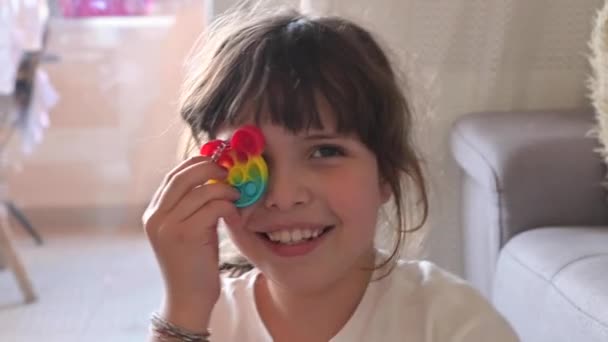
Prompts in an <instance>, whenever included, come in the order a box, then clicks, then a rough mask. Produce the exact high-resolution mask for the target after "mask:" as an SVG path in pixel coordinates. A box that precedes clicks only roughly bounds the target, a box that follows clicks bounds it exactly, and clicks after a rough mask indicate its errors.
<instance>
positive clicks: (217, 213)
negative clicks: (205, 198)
mask: <svg viewBox="0 0 608 342" xmlns="http://www.w3.org/2000/svg"><path fill="white" fill-rule="evenodd" d="M207 209H208V210H199V211H197V212H195V213H194V214H192V215H191V216H190V217H189V218H188V219H186V220H185V221H184V222H183V223H182V224H180V225H179V227H183V228H182V229H185V230H191V231H190V232H188V235H190V234H192V235H190V236H191V238H193V239H197V240H200V241H201V242H203V243H211V242H213V241H209V237H210V235H209V232H210V230H211V231H216V229H217V224H218V219H219V218H220V217H233V216H235V215H239V213H238V211H237V209H236V207H235V206H234V204H233V203H231V202H228V201H225V200H213V201H210V202H209V203H208V204H207ZM210 212H212V213H213V215H209V213H210Z"/></svg>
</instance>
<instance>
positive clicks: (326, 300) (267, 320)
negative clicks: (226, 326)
mask: <svg viewBox="0 0 608 342" xmlns="http://www.w3.org/2000/svg"><path fill="white" fill-rule="evenodd" d="M362 259H363V260H361V262H359V263H357V266H355V267H354V268H353V269H352V270H350V271H349V272H348V274H346V275H345V276H344V277H342V278H341V279H339V280H338V281H336V282H335V283H333V284H331V285H330V286H328V287H327V288H325V289H323V290H322V291H317V292H314V293H308V294H301V293H294V292H290V291H289V289H285V288H282V287H280V286H277V285H276V284H274V283H273V282H272V281H270V280H268V278H266V277H264V276H263V274H260V276H259V277H258V281H257V283H256V286H255V293H256V302H257V307H258V311H259V314H260V317H261V318H262V320H263V321H264V324H265V326H266V328H267V329H268V331H269V332H270V334H271V335H272V337H273V340H274V341H276V342H282V341H291V342H297V341H328V340H330V339H331V338H332V337H333V336H335V335H336V334H337V333H338V332H339V331H340V330H341V329H342V328H343V327H344V325H345V324H346V323H347V322H348V320H349V319H350V318H351V316H352V315H353V313H354V312H355V310H356V309H357V306H358V305H359V303H360V302H361V300H362V298H363V295H364V294H365V291H366V289H367V286H368V284H369V281H370V279H371V276H372V274H373V271H372V270H362V267H367V268H369V267H370V265H371V266H373V265H374V253H370V254H368V255H365V256H364V257H363V258H362ZM364 265H367V266H364Z"/></svg>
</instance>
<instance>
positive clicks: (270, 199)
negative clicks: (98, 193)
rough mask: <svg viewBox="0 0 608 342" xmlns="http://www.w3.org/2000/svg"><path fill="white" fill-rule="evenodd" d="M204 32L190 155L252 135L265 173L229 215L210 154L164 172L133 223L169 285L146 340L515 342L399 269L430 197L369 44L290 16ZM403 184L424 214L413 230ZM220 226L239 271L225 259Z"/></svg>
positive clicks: (358, 31)
mask: <svg viewBox="0 0 608 342" xmlns="http://www.w3.org/2000/svg"><path fill="white" fill-rule="evenodd" d="M210 31H211V34H210V36H209V37H210V39H208V40H207V41H205V42H204V44H203V46H202V48H201V50H200V52H199V54H198V56H197V58H195V59H194V63H193V64H192V71H191V73H190V75H189V77H188V79H187V81H186V83H185V87H184V90H183V98H182V102H181V115H182V117H183V119H184V120H185V121H186V122H187V123H188V125H189V126H190V127H191V129H192V133H193V135H194V137H195V138H196V139H197V142H198V143H199V144H200V143H201V142H202V141H203V139H205V138H206V139H216V138H220V139H229V138H230V136H231V135H232V133H233V132H234V131H235V130H236V129H237V128H239V127H241V126H242V125H257V127H259V129H260V130H261V132H262V133H263V135H264V137H265V141H266V149H265V151H264V155H263V156H264V159H265V160H266V162H267V164H268V169H269V174H270V177H269V180H268V187H267V191H266V193H265V194H264V196H263V197H262V198H261V199H260V200H258V201H257V202H256V203H254V204H253V205H251V206H248V207H245V208H238V209H237V208H236V207H235V205H234V201H235V200H237V199H238V198H239V196H240V195H239V192H238V191H237V190H235V189H234V188H233V187H231V186H230V185H228V184H226V183H225V182H211V183H209V182H208V181H209V180H212V179H214V180H221V179H225V178H226V175H227V173H226V171H225V170H224V169H223V168H222V167H220V166H218V165H217V164H216V163H215V162H213V161H212V160H210V158H209V157H203V156H197V157H192V158H190V159H188V160H186V161H185V162H183V163H182V164H181V165H179V166H177V167H176V168H175V169H174V170H172V171H171V172H170V173H169V174H168V175H167V176H166V177H165V179H164V181H163V183H162V185H161V186H160V188H159V189H158V191H157V192H156V194H155V196H154V198H153V200H152V202H151V203H150V205H149V207H148V209H147V210H146V213H145V214H144V217H143V222H144V226H145V231H146V233H147V235H148V238H149V240H150V243H151V245H152V247H153V249H154V252H155V254H156V257H157V259H158V262H159V265H160V268H161V270H162V275H163V279H164V283H165V290H166V291H165V296H164V298H163V301H162V306H161V309H160V311H159V312H158V313H156V314H155V315H154V316H153V318H152V325H151V332H152V333H151V341H208V340H213V341H239V342H240V341H255V342H265V341H277V342H282V341H288V342H298V341H306V342H311V341H332V342H342V341H344V342H346V341H349V342H350V341H434V342H440V341H441V342H443V341H467V342H470V341H480V342H482V341H484V342H485V341H494V342H503V341H516V340H517V338H516V336H515V334H514V333H513V331H512V330H511V328H510V326H509V325H508V323H507V322H505V320H504V319H503V318H502V317H501V316H500V315H499V314H498V313H497V312H496V311H495V310H494V309H493V308H492V307H491V305H490V304H489V303H487V302H486V301H485V300H484V299H482V297H481V296H480V295H478V294H477V292H475V291H474V290H473V289H472V288H470V287H469V286H467V285H466V284H465V283H464V282H463V281H461V280H459V279H458V278H456V277H455V276H452V275H450V274H448V273H446V272H445V271H442V270H441V269H439V268H438V267H437V266H435V265H433V264H431V263H430V262H427V261H418V260H412V261H404V260H400V258H399V251H400V249H401V246H402V245H403V244H404V242H405V239H406V236H408V237H409V234H406V232H407V233H409V232H411V231H413V230H416V229H417V228H419V227H420V226H422V224H423V223H424V220H425V219H426V212H427V200H426V193H425V185H424V177H423V175H422V172H421V167H420V165H419V160H418V158H417V154H416V153H415V151H414V148H413V146H412V144H411V130H412V127H411V121H412V120H411V113H410V110H409V108H410V107H409V105H408V102H407V100H406V98H405V97H404V95H403V93H402V91H401V88H400V86H399V84H398V81H397V77H396V72H395V71H394V70H393V68H392V66H391V65H390V63H389V61H388V59H387V57H386V55H385V54H384V53H383V51H382V50H381V48H380V47H379V46H378V44H377V42H376V41H375V40H374V38H373V37H372V36H371V35H370V33H369V32H367V31H366V30H364V29H363V28H361V27H359V26H357V25H356V24H354V23H352V22H349V21H347V20H344V19H340V18H336V17H321V18H319V17H311V16H307V15H303V14H300V13H297V12H281V13H278V14H276V13H275V14H268V15H265V16H260V15H259V14H257V15H255V16H251V17H246V16H239V15H233V16H231V17H227V18H224V19H222V20H219V21H218V24H217V26H216V27H214V28H213V29H212V30H210ZM408 181H409V182H410V183H411V184H414V185H415V186H416V188H417V190H418V193H419V194H420V196H419V197H420V198H421V199H422V200H421V203H422V204H421V206H422V213H423V215H422V218H423V219H422V222H420V225H418V226H417V227H414V228H412V227H409V230H408V228H407V227H404V226H405V222H406V218H405V217H406V212H405V206H404V205H403V201H404V198H405V196H414V195H415V193H413V190H414V189H410V188H408V187H405V185H406V184H409V183H407V182H408ZM404 189H407V193H404ZM391 205H392V208H394V209H395V210H394V212H395V215H396V219H397V220H396V221H397V223H396V225H395V226H394V228H393V229H394V231H395V232H396V234H395V236H396V237H397V239H396V240H395V244H394V246H393V247H394V248H393V249H392V250H390V251H389V252H384V251H382V250H380V249H379V248H377V247H376V246H375V245H374V237H375V235H376V227H377V221H378V214H379V211H380V209H382V207H384V206H391ZM407 214H408V216H409V217H411V216H412V215H413V213H407ZM218 225H220V226H225V228H226V229H227V232H228V235H229V238H230V240H231V241H232V242H233V243H234V245H235V246H236V248H237V249H238V251H239V252H240V254H241V255H242V256H243V258H241V259H242V260H244V261H236V262H235V261H226V260H220V259H221V258H219V256H218V255H219V253H218V240H220V239H219V238H218V231H217V229H218ZM220 262H221V263H220ZM218 264H220V267H218ZM210 333H212V334H213V336H211V337H210V336H209V335H210Z"/></svg>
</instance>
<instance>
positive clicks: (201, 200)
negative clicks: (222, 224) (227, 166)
mask: <svg viewBox="0 0 608 342" xmlns="http://www.w3.org/2000/svg"><path fill="white" fill-rule="evenodd" d="M240 196H241V194H240V193H239V191H238V190H237V189H235V188H233V187H232V186H230V185H228V184H224V183H215V184H207V185H203V186H200V187H198V188H194V189H192V190H191V191H190V192H188V193H187V194H186V195H185V196H184V197H183V198H182V199H181V200H180V201H179V203H178V204H177V205H176V206H175V207H174V208H173V209H172V210H171V212H170V213H169V215H168V217H167V219H168V220H169V221H171V222H182V221H185V220H187V219H188V218H189V217H190V216H192V215H193V214H195V213H196V212H197V211H199V210H201V208H203V207H204V206H205V205H206V204H208V203H209V202H211V201H213V200H221V199H223V200H225V201H229V202H234V201H236V200H237V199H239V197H240ZM205 212H209V210H205Z"/></svg>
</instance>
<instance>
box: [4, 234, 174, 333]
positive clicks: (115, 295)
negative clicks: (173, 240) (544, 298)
mask: <svg viewBox="0 0 608 342" xmlns="http://www.w3.org/2000/svg"><path fill="white" fill-rule="evenodd" d="M13 230H14V231H15V233H16V234H15V235H16V236H17V237H18V243H17V245H18V250H19V252H20V254H21V256H22V259H23V261H24V264H25V265H26V267H27V269H28V271H29V274H30V277H31V279H32V282H33V284H34V288H35V290H36V292H37V294H38V296H39V299H38V301H37V302H36V303H33V304H23V302H22V297H21V294H20V292H19V290H18V288H17V285H16V282H15V279H14V278H13V276H12V273H10V272H8V271H7V270H6V269H4V270H0V341H3V342H4V341H6V342H34V341H36V342H37V341H44V342H71V341H87V342H96V341H99V342H101V341H104V342H109V341H111V342H123V341H124V342H127V341H129V342H133V341H144V340H145V337H146V336H147V326H148V317H149V314H150V312H152V311H153V310H155V309H156V308H157V307H158V304H159V301H160V298H161V289H162V284H161V281H160V275H159V271H158V269H157V266H156V264H155V260H154V257H153V254H152V251H151V249H150V248H149V246H148V244H147V241H146V239H145V236H144V234H143V232H142V231H140V230H139V229H130V230H127V229H123V230H122V231H120V230H118V229H114V230H103V229H100V228H81V229H73V228H72V229H63V230H60V229H57V228H53V229H52V230H51V229H47V230H42V231H41V233H42V234H43V236H44V239H45V244H44V245H43V246H36V245H35V244H34V243H33V241H32V239H30V238H28V237H27V236H25V235H24V234H23V233H22V232H21V229H19V228H13Z"/></svg>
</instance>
